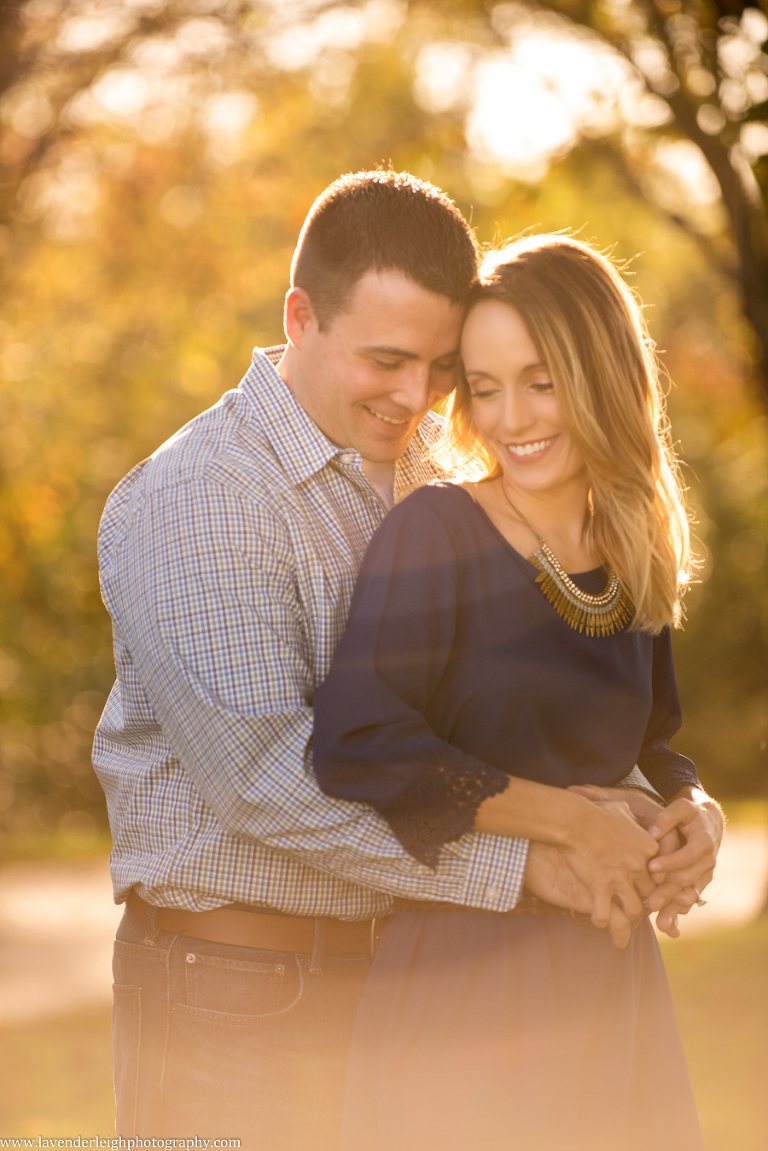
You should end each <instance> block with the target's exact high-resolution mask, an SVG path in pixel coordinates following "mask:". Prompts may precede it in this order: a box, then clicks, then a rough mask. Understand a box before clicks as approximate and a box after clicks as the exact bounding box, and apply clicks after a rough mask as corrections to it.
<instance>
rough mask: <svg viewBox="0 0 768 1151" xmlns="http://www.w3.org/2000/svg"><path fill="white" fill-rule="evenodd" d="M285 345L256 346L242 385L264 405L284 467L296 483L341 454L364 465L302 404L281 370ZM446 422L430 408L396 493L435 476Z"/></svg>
mask: <svg viewBox="0 0 768 1151" xmlns="http://www.w3.org/2000/svg"><path fill="white" fill-rule="evenodd" d="M284 350H285V345H284V344H278V345H276V346H274V347H271V348H263V349H262V348H254V350H253V360H252V362H251V366H250V368H249V369H248V371H247V372H246V374H245V376H244V377H243V380H242V381H241V383H240V390H241V391H242V392H243V394H244V395H245V396H246V398H247V399H248V400H249V402H251V403H253V404H255V405H256V406H257V407H258V411H259V417H260V422H261V423H262V425H263V427H264V428H265V430H266V431H267V433H268V435H269V439H270V443H271V444H272V447H273V449H274V451H275V454H276V456H277V458H278V460H279V462H280V464H281V466H282V467H283V469H284V471H285V472H286V474H287V475H288V477H289V478H290V479H291V481H292V482H293V483H294V484H299V483H302V482H303V481H304V480H308V479H309V478H310V477H311V476H313V475H316V474H317V472H319V471H321V469H322V468H324V467H325V466H326V464H328V463H329V462H330V461H331V460H332V459H334V457H336V456H339V455H343V456H344V459H345V461H348V462H351V457H352V456H354V457H355V461H356V462H357V464H358V467H359V466H361V463H362V461H361V458H360V454H359V452H353V451H352V449H350V448H339V447H337V446H336V444H333V443H331V441H330V440H329V439H328V437H327V436H326V435H324V434H323V432H321V431H320V428H319V427H318V426H317V424H316V423H314V422H313V421H312V420H311V419H310V418H309V416H308V415H307V413H306V412H305V411H304V409H303V408H302V406H301V404H299V402H298V400H297V399H296V397H295V396H294V394H293V392H292V391H291V390H290V388H289V387H288V385H287V384H286V382H285V380H284V379H283V378H282V376H281V375H280V373H279V372H278V370H277V364H278V363H279V361H280V357H281V356H282V354H283V351H284ZM441 426H442V420H441V418H440V417H439V416H436V415H435V414H434V413H433V412H428V413H427V415H426V416H425V417H424V419H423V420H422V421H421V423H420V424H419V426H418V428H417V429H416V431H415V433H414V435H413V438H412V440H411V442H410V444H409V445H408V448H407V450H406V451H405V453H404V455H403V456H401V457H400V459H399V460H398V461H397V463H396V467H395V491H396V498H397V493H398V491H401V490H402V489H405V488H407V487H409V486H413V485H414V484H415V483H425V482H427V481H428V480H430V479H434V477H435V475H436V474H437V469H436V468H435V467H434V465H432V464H430V463H429V460H428V454H429V447H430V445H431V444H432V443H433V442H434V440H435V439H436V437H437V435H438V434H439V431H440V428H441Z"/></svg>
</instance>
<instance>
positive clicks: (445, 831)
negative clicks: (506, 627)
mask: <svg viewBox="0 0 768 1151" xmlns="http://www.w3.org/2000/svg"><path fill="white" fill-rule="evenodd" d="M434 495H435V493H430V492H429V490H428V489H427V490H425V491H423V492H420V493H416V495H415V496H412V497H411V498H410V499H408V500H406V501H405V502H404V503H403V504H401V505H399V506H398V507H397V508H395V509H394V510H393V511H392V512H391V513H390V514H389V516H388V517H387V519H386V520H385V522H384V524H383V525H382V526H381V527H380V528H379V530H378V532H377V533H376V535H375V536H374V538H373V540H372V542H371V545H370V547H369V549H368V552H367V554H366V556H365V559H364V561H363V566H362V569H361V572H360V576H359V578H358V583H357V586H356V589H355V595H354V598H353V602H352V608H351V611H350V618H349V621H348V624H347V629H346V632H345V634H344V636H343V637H342V640H341V642H340V644H339V647H338V648H337V651H336V654H335V656H334V660H333V663H332V666H331V670H330V672H329V675H328V677H327V678H326V680H325V681H324V682H323V684H322V685H321V686H320V688H319V689H318V690H317V691H316V692H315V694H314V699H313V704H314V708H315V727H314V763H315V772H316V774H317V777H318V780H319V782H320V786H321V787H322V788H323V790H324V791H325V792H326V794H327V795H333V796H336V797H337V798H342V799H352V800H364V801H365V802H366V803H370V804H371V805H372V806H373V807H374V808H375V809H376V810H377V811H380V812H381V814H382V815H383V816H384V818H385V819H386V820H387V822H388V823H389V825H390V827H391V828H392V830H393V832H394V833H395V835H396V836H397V838H398V839H399V841H400V842H401V843H402V844H403V846H404V847H405V848H406V849H407V850H408V851H409V852H410V853H411V854H412V855H413V856H415V857H416V858H417V859H420V860H421V861H422V862H424V863H427V864H430V865H434V864H435V863H436V862H437V859H438V858H439V854H440V849H441V847H442V846H443V845H444V844H445V843H447V842H450V841H451V840H454V839H458V838H459V837H460V836H462V835H463V834H465V833H466V832H468V831H469V830H471V828H472V825H473V823H474V819H475V815H476V813H477V809H478V807H479V806H480V804H481V803H482V801H483V800H484V799H486V798H487V797H488V796H490V795H495V794H497V793H498V792H500V791H503V790H504V789H505V788H506V787H507V785H508V784H509V776H508V775H507V774H506V773H505V772H503V771H500V770H499V769H498V768H495V767H492V766H490V765H489V764H487V763H484V762H482V761H481V760H479V759H476V758H474V757H473V756H471V755H467V754H465V753H464V752H463V751H461V750H460V749H459V748H456V747H454V746H452V745H451V744H450V743H448V742H446V741H445V740H444V739H442V738H440V737H439V736H438V735H437V734H436V733H435V732H434V731H433V730H432V728H431V727H430V725H429V722H428V719H427V716H428V713H429V703H430V700H431V698H432V696H433V694H434V693H435V692H436V691H438V690H439V685H440V681H441V678H442V677H443V675H444V673H445V671H446V667H447V665H448V662H449V659H450V657H451V652H452V649H453V644H454V638H455V628H456V617H457V611H458V610H459V608H460V601H461V583H462V576H461V563H460V558H459V556H458V555H457V550H456V548H455V546H454V544H453V542H452V539H451V535H450V532H449V530H448V529H447V527H446V526H445V524H444V522H443V520H442V519H441V518H440V517H439V515H438V513H437V508H435V507H434V506H433V504H432V498H433V497H434ZM431 497H432V498H431Z"/></svg>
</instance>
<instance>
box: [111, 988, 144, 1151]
mask: <svg viewBox="0 0 768 1151" xmlns="http://www.w3.org/2000/svg"><path fill="white" fill-rule="evenodd" d="M112 994H113V999H112V1056H113V1062H114V1074H115V1100H116V1103H117V1118H116V1130H117V1132H118V1133H131V1132H133V1131H135V1129H136V1112H137V1106H138V1097H139V1053H140V1050H141V988H140V987H132V986H130V985H127V984H120V983H113V984H112Z"/></svg>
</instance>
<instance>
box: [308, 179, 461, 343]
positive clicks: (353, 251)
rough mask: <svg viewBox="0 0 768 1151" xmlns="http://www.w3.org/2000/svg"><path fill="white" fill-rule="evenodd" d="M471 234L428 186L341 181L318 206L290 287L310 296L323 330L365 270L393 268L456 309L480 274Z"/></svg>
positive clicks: (390, 181) (458, 215) (449, 202)
mask: <svg viewBox="0 0 768 1151" xmlns="http://www.w3.org/2000/svg"><path fill="white" fill-rule="evenodd" d="M477 259H478V249H477V242H476V240H475V236H474V233H473V232H472V229H471V228H470V226H469V224H468V223H467V221H466V220H465V219H464V217H463V216H462V214H461V212H460V211H459V209H458V208H457V207H456V205H455V204H454V203H453V201H452V200H450V199H449V198H448V197H447V196H446V195H445V193H444V192H441V191H440V189H439V188H436V187H435V186H434V185H433V184H428V183H426V182H425V181H423V180H418V179H417V178H416V177H415V176H411V175H410V174H409V173H408V172H392V171H388V170H384V169H381V170H376V171H373V172H350V173H348V174H347V175H345V176H340V177H339V179H338V180H334V182H333V183H332V184H331V185H330V186H329V187H328V188H326V189H325V191H324V192H322V193H321V194H320V195H319V196H318V198H317V199H316V200H315V202H314V204H313V205H312V207H311V208H310V210H309V214H308V216H307V218H306V220H305V221H304V226H303V228H302V230H301V235H300V236H299V242H298V244H297V246H296V252H295V254H294V257H293V263H292V266H291V285H292V287H297V288H303V289H304V291H305V292H306V293H307V294H308V296H309V298H310V301H311V303H312V307H313V309H314V312H315V315H316V316H317V320H318V323H319V325H320V328H321V329H323V328H325V327H327V325H328V323H329V322H330V320H332V319H333V317H334V316H335V315H337V314H338V313H339V312H342V311H343V310H344V308H345V306H346V304H347V300H348V298H349V296H350V294H351V292H352V289H353V288H354V286H355V284H356V283H357V282H358V280H360V278H361V277H362V276H364V275H365V273H366V272H370V271H375V272H382V271H386V270H395V271H398V272H402V273H403V274H404V275H406V276H408V277H409V278H410V279H411V280H413V281H415V283H417V284H419V285H421V287H423V288H426V289H427V290H428V291H430V292H435V293H436V294H437V295H440V296H446V297H447V298H448V299H449V300H451V301H452V302H453V303H455V304H463V303H464V302H465V301H466V299H467V296H468V293H469V290H470V287H471V285H472V283H473V281H474V279H475V275H476V272H477Z"/></svg>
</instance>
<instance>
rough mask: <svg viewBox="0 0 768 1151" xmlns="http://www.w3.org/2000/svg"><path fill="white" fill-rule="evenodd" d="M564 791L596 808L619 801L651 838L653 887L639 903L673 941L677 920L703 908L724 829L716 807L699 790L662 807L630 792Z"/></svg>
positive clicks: (601, 789)
mask: <svg viewBox="0 0 768 1151" xmlns="http://www.w3.org/2000/svg"><path fill="white" fill-rule="evenodd" d="M569 790H571V791H574V792H576V793H577V794H579V795H582V796H584V798H586V799H589V800H591V801H592V802H593V803H596V804H602V805H605V804H612V803H615V802H617V801H624V802H625V804H626V805H627V806H628V808H629V810H630V812H631V814H632V816H633V817H634V819H636V820H637V822H638V824H639V825H640V826H641V827H643V828H646V829H647V830H648V832H649V833H650V835H652V836H653V838H654V839H655V841H656V843H657V844H658V854H657V855H655V857H654V858H652V859H651V860H650V862H649V864H648V873H649V875H650V877H651V879H652V881H653V882H652V885H651V888H650V890H649V891H648V892H647V893H646V894H644V895H643V898H644V901H645V906H646V909H647V910H648V911H649V912H651V913H656V927H657V928H658V930H659V931H662V932H664V934H666V935H670V936H671V937H672V938H673V939H674V938H677V937H678V936H679V934H680V930H679V927H678V923H677V918H678V916H679V915H686V914H687V913H688V912H689V911H690V910H691V908H692V907H694V906H696V905H697V904H699V905H701V904H703V903H705V902H706V901H705V900H702V893H703V892H704V889H705V888H706V887H707V886H708V885H709V884H710V883H711V882H712V878H713V876H714V872H715V864H716V862H717V853H718V851H719V849H720V844H721V842H722V839H723V831H724V827H725V821H724V817H723V812H722V808H721V807H720V805H719V804H718V803H716V802H715V801H714V800H713V799H711V798H710V797H709V796H708V795H706V793H705V792H703V791H702V790H701V789H700V788H689V789H686V791H687V794H681V795H678V796H677V797H676V798H675V799H673V800H671V802H670V803H669V804H667V806H666V807H661V806H660V804H658V803H656V802H655V800H653V799H652V798H651V797H650V796H649V795H648V794H647V793H645V792H642V791H636V790H634V789H630V788H609V787H597V786H595V785H593V784H587V785H581V786H579V785H577V786H574V787H571V788H570V789H569ZM645 886H647V884H644V887H645ZM638 890H640V888H638ZM612 934H613V932H612Z"/></svg>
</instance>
